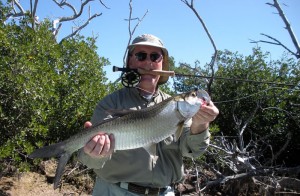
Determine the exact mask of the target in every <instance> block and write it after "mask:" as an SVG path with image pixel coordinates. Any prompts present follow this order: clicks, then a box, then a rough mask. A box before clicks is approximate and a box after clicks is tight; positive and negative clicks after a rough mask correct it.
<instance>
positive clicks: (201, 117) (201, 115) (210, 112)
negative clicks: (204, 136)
mask: <svg viewBox="0 0 300 196" xmlns="http://www.w3.org/2000/svg"><path fill="white" fill-rule="evenodd" d="M218 114H219V109H218V108H217V107H216V106H215V105H214V103H213V102H212V101H210V102H209V104H208V105H202V106H201V108H200V110H199V111H198V112H197V114H196V115H195V116H194V117H193V121H195V122H196V123H197V124H204V123H209V122H212V121H213V120H215V119H216V117H217V116H218Z"/></svg>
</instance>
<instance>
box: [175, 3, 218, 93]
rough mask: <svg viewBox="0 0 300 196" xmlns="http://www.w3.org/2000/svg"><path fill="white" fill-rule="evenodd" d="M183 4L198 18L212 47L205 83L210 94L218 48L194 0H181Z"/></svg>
mask: <svg viewBox="0 0 300 196" xmlns="http://www.w3.org/2000/svg"><path fill="white" fill-rule="evenodd" d="M181 1H182V2H183V3H184V4H185V5H187V6H188V7H189V8H190V9H191V10H192V11H193V12H194V14H195V15H196V16H197V18H198V20H199V21H200V23H201V24H202V27H203V28H204V30H205V32H206V34H207V36H208V38H209V40H210V42H211V44H212V46H213V48H214V55H213V56H212V58H211V61H210V63H209V64H208V65H209V66H210V69H211V72H212V73H211V78H210V80H209V83H208V84H207V91H208V93H209V94H210V95H211V96H212V94H211V93H212V92H211V85H212V83H213V81H214V75H215V71H214V64H215V62H216V60H217V57H218V50H217V47H216V44H215V42H214V40H213V38H212V36H211V34H210V33H209V31H208V29H207V27H206V25H205V22H204V21H203V20H202V18H201V17H200V15H199V14H198V12H197V10H196V9H195V8H194V0H191V3H189V2H188V1H187V0H181Z"/></svg>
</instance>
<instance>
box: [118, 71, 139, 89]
mask: <svg viewBox="0 0 300 196" xmlns="http://www.w3.org/2000/svg"><path fill="white" fill-rule="evenodd" d="M113 71H114V72H115V71H122V74H121V83H122V85H123V86H125V87H127V88H132V87H135V86H136V85H138V84H139V82H140V80H141V74H139V72H138V71H137V69H130V68H119V67H116V66H113Z"/></svg>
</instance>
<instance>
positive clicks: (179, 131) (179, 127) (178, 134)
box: [174, 121, 184, 142]
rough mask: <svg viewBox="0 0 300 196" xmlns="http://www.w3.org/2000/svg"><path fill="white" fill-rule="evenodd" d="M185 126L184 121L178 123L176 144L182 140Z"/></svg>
mask: <svg viewBox="0 0 300 196" xmlns="http://www.w3.org/2000/svg"><path fill="white" fill-rule="evenodd" d="M183 125H184V121H182V122H180V123H178V125H177V130H176V132H175V138H174V141H175V142H176V141H178V140H179V138H180V136H181V134H182V131H183Z"/></svg>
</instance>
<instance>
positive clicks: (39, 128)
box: [0, 19, 112, 168]
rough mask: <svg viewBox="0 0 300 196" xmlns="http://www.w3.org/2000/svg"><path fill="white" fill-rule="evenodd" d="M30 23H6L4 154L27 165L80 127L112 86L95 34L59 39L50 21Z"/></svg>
mask: <svg viewBox="0 0 300 196" xmlns="http://www.w3.org/2000/svg"><path fill="white" fill-rule="evenodd" d="M26 24H27V23H26V19H24V21H21V23H20V24H18V25H17V24H15V23H14V22H13V21H12V22H11V23H10V24H3V23H0V53H1V58H0V160H3V161H4V160H5V161H10V162H12V163H13V164H15V165H20V163H22V165H23V166H24V168H26V166H25V165H24V160H26V155H27V154H29V153H31V152H32V151H33V150H34V149H36V148H37V147H41V146H44V145H49V144H51V143H55V142H58V141H60V140H63V139H66V138H68V137H69V136H71V135H73V134H74V133H76V132H78V131H80V130H81V128H82V127H83V123H84V121H86V120H89V118H90V115H91V114H92V111H93V110H94V107H95V105H96V103H97V101H98V100H99V99H101V98H102V97H103V96H105V95H106V94H107V93H108V92H109V90H110V88H111V87H112V86H111V85H110V84H106V83H107V78H106V77H105V72H104V71H103V66H104V65H105V64H109V62H108V60H107V59H105V58H100V57H99V56H98V55H97V53H96V50H97V47H96V45H95V39H93V38H86V39H85V38H84V37H81V36H76V37H75V38H72V39H69V40H65V41H63V42H62V43H61V44H58V43H57V42H56V40H55V39H54V37H53V35H52V33H51V31H50V30H49V29H50V23H49V22H47V21H46V22H43V23H41V24H40V25H39V26H38V27H37V28H36V29H35V30H33V29H32V28H30V27H29V26H28V25H26ZM25 163H26V161H25Z"/></svg>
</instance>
